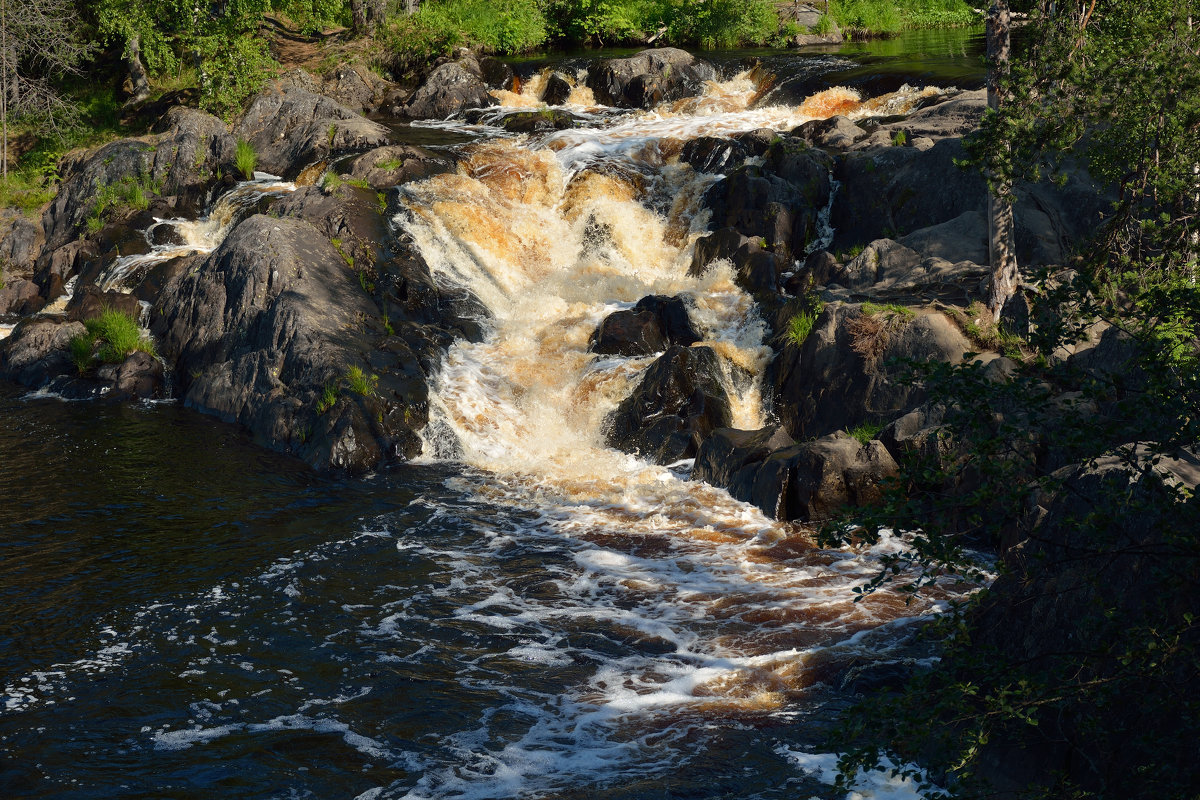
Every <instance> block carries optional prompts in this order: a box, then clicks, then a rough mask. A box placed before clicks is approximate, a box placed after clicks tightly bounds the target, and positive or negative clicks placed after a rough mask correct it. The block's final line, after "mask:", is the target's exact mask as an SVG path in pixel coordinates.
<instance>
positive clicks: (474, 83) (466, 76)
mask: <svg viewBox="0 0 1200 800" xmlns="http://www.w3.org/2000/svg"><path fill="white" fill-rule="evenodd" d="M475 68H476V70H478V65H475ZM494 105H496V98H494V97H492V96H491V95H490V94H489V93H488V87H487V84H486V83H484V82H483V79H482V78H481V77H480V75H479V73H478V72H477V71H472V70H471V69H470V68H469V66H468V65H467V64H464V63H463V62H462V61H451V62H449V63H446V64H442V65H441V66H440V67H438V68H436V69H435V70H434V71H433V72H431V73H430V74H429V76H428V77H427V78H426V79H425V82H424V83H422V84H421V86H420V87H419V88H418V89H417V90H416V91H415V92H413V95H412V97H411V98H409V100H408V103H407V104H405V106H404V108H403V111H404V114H405V115H406V116H409V117H412V118H413V119H446V118H448V117H451V116H453V115H454V114H457V113H458V112H460V111H465V110H466V109H468V108H486V107H488V106H494Z"/></svg>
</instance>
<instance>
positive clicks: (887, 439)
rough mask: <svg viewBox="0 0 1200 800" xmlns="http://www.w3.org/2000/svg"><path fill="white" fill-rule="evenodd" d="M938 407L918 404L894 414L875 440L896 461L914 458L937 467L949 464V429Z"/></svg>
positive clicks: (950, 448)
mask: <svg viewBox="0 0 1200 800" xmlns="http://www.w3.org/2000/svg"><path fill="white" fill-rule="evenodd" d="M943 416H944V415H943V413H942V411H941V409H937V408H931V407H930V406H929V405H922V406H919V407H918V408H915V409H913V410H912V411H910V412H908V413H907V414H904V415H902V416H899V417H897V418H896V419H894V420H892V421H891V422H890V423H888V424H887V425H886V426H885V427H884V429H883V430H882V431H880V432H879V441H880V442H881V443H882V444H883V446H884V447H886V448H887V450H888V452H889V453H891V454H892V458H894V459H895V460H896V461H897V462H903V461H906V460H909V459H912V458H917V459H920V460H921V461H923V462H924V463H926V464H929V465H930V466H932V467H935V468H937V469H946V468H948V467H949V466H950V464H951V462H952V460H953V458H954V455H953V447H952V439H951V432H950V431H949V429H947V428H946V427H945V426H944V425H943V424H942V419H943Z"/></svg>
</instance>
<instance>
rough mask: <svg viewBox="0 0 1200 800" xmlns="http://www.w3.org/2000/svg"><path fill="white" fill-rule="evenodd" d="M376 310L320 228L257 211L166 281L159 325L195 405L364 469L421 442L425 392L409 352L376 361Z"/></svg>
mask: <svg viewBox="0 0 1200 800" xmlns="http://www.w3.org/2000/svg"><path fill="white" fill-rule="evenodd" d="M377 314H378V310H377V308H376V307H375V305H374V303H372V302H371V299H370V298H369V297H368V296H367V294H366V293H365V292H364V291H363V290H362V288H361V286H360V285H359V282H358V280H357V278H356V277H355V276H354V274H353V272H351V271H350V270H349V269H348V268H347V266H346V263H345V261H344V260H343V259H342V257H341V256H340V255H339V254H338V253H337V251H336V250H335V249H334V247H333V246H332V245H331V244H330V243H329V240H328V239H327V238H325V237H324V236H323V235H322V234H320V233H319V232H318V231H317V229H316V228H314V227H313V226H312V225H311V224H309V223H307V222H304V221H301V220H294V219H274V218H271V217H266V216H261V215H258V216H253V217H250V218H249V219H247V220H246V221H244V222H242V223H241V224H240V225H238V227H237V228H235V229H234V230H233V231H232V232H231V233H230V234H229V237H228V238H227V239H226V240H225V242H224V243H223V244H222V245H221V246H220V247H219V248H218V249H217V250H216V251H214V252H213V253H212V254H211V255H210V256H209V257H208V258H207V259H206V260H205V261H204V262H203V263H202V264H201V265H199V267H198V268H197V269H196V270H195V271H194V272H192V273H189V274H186V275H183V276H180V277H179V278H178V279H176V280H175V281H173V282H172V283H171V284H169V285H168V286H167V287H166V288H165V289H164V290H163V293H162V296H161V297H160V298H159V302H158V304H157V307H156V315H155V320H154V328H153V329H154V331H155V333H156V334H157V335H158V336H159V337H160V341H161V347H162V350H163V352H164V354H165V355H166V356H167V357H168V358H169V359H170V360H172V361H173V362H174V363H175V365H176V375H177V376H178V380H179V391H180V394H181V395H182V399H183V401H184V403H185V404H186V405H188V406H189V407H192V408H196V409H199V410H201V411H204V412H206V413H211V414H215V415H216V416H218V417H220V418H222V419H224V420H227V421H231V422H234V421H236V422H239V423H241V424H243V425H245V426H246V427H248V428H249V429H250V430H251V431H252V432H253V433H254V434H255V436H256V437H257V438H258V439H259V440H261V441H263V442H264V443H266V444H267V445H269V446H271V447H273V448H274V449H279V450H291V451H293V452H296V453H298V454H299V455H301V456H302V457H303V458H304V459H305V460H306V461H308V463H310V464H312V465H313V466H314V467H317V468H338V469H344V470H348V471H352V472H362V471H365V470H367V469H371V468H374V467H375V466H377V465H378V464H380V463H384V462H386V461H389V460H396V459H402V458H405V457H408V456H411V455H413V454H414V453H415V452H417V451H418V450H419V443H418V442H417V441H416V438H415V435H414V434H413V432H412V427H411V425H410V423H412V422H414V421H415V419H417V418H420V417H421V416H422V414H423V411H422V409H423V404H424V402H425V395H424V391H425V386H424V382H423V380H421V381H419V385H418V382H415V381H413V380H412V377H413V376H412V375H411V373H410V372H408V371H406V369H405V365H404V364H401V363H399V361H400V359H389V358H387V357H383V358H379V359H376V360H375V361H368V358H367V356H368V353H369V352H370V351H371V350H372V349H373V347H372V345H373V339H372V334H371V330H372V321H373V320H375V319H376V317H377ZM375 324H377V323H375ZM356 378H357V380H356Z"/></svg>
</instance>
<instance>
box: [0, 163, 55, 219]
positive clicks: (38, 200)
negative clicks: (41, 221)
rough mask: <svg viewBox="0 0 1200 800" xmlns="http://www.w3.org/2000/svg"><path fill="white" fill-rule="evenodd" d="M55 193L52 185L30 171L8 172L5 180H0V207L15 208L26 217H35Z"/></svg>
mask: <svg viewBox="0 0 1200 800" xmlns="http://www.w3.org/2000/svg"><path fill="white" fill-rule="evenodd" d="M56 192H57V190H56V189H55V187H54V185H53V184H52V183H49V182H48V181H47V180H46V179H45V178H44V177H43V176H41V175H39V174H37V173H36V172H34V171H32V170H30V171H21V172H10V173H8V177H7V178H0V206H4V207H6V208H16V209H18V210H20V211H21V213H23V214H25V215H26V216H30V217H32V216H36V215H37V213H38V211H40V210H41V209H42V207H43V206H45V205H46V204H47V203H49V202H50V201H51V200H53V199H54V195H55V194H56Z"/></svg>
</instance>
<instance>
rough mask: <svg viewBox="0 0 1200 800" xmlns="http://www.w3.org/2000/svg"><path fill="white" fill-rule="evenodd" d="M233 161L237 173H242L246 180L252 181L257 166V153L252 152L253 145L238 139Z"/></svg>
mask: <svg viewBox="0 0 1200 800" xmlns="http://www.w3.org/2000/svg"><path fill="white" fill-rule="evenodd" d="M235 160H236V162H237V168H238V172H240V173H242V175H243V176H245V178H246V180H248V181H250V180H254V168H255V167H256V166H258V153H255V152H254V145H252V144H250V143H249V142H247V141H246V140H245V139H238V140H237V155H236V156H235Z"/></svg>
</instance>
